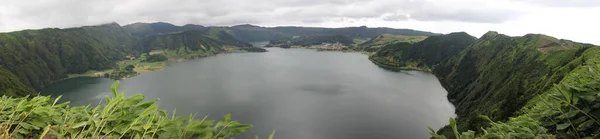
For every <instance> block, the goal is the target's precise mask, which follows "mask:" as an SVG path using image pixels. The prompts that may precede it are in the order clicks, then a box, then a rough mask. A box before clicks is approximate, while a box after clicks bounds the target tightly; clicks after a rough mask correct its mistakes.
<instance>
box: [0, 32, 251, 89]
mask: <svg viewBox="0 0 600 139" xmlns="http://www.w3.org/2000/svg"><path fill="white" fill-rule="evenodd" d="M203 29H204V28H203V27H202V26H196V25H186V26H184V27H178V26H172V25H171V24H168V23H153V24H143V23H136V24H132V25H128V26H127V27H121V26H120V25H118V24H116V23H110V24H103V25H97V26H84V27H77V28H67V29H56V28H47V29H41V30H23V31H16V32H9V33H0V70H2V69H4V70H6V71H8V73H3V74H5V75H6V76H1V77H0V81H3V83H6V87H9V88H12V90H21V91H18V92H13V91H10V93H8V94H17V95H25V94H35V93H33V92H34V91H33V90H32V89H31V88H33V89H41V88H43V87H45V86H47V85H48V84H50V83H53V82H55V81H58V80H61V79H64V78H67V75H68V74H79V73H84V72H86V71H90V70H98V71H100V70H106V69H112V68H115V67H116V66H117V65H116V62H117V61H119V60H124V59H125V58H126V57H128V56H133V57H137V56H139V55H140V54H141V53H148V52H150V51H151V50H156V49H166V50H173V51H177V50H179V49H180V48H183V49H184V50H185V51H186V52H190V54H188V55H187V57H189V58H192V57H197V56H198V55H210V54H215V53H219V52H223V51H224V50H223V49H222V48H223V47H225V46H230V47H249V46H251V45H250V44H248V43H246V42H242V41H239V40H237V39H235V37H233V36H231V34H229V33H226V32H224V31H219V30H215V31H210V30H208V29H205V30H203ZM192 52H193V53H192ZM10 74H12V75H13V76H10ZM13 77H16V78H18V80H15V79H14V78H13ZM21 83H22V84H24V85H25V86H21V85H19V84H21ZM8 84H12V85H8ZM2 85H5V84H0V86H2ZM5 92H8V91H5Z"/></svg>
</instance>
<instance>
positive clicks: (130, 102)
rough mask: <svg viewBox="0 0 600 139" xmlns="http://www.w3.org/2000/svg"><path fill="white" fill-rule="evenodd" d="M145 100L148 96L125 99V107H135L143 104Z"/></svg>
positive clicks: (137, 95) (138, 95)
mask: <svg viewBox="0 0 600 139" xmlns="http://www.w3.org/2000/svg"><path fill="white" fill-rule="evenodd" d="M145 98H146V96H144V95H142V94H135V95H134V96H131V97H129V98H127V99H125V101H124V102H123V107H125V108H129V107H131V106H135V105H137V104H138V103H140V102H142V100H144V99H145Z"/></svg>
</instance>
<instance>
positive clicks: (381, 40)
mask: <svg viewBox="0 0 600 139" xmlns="http://www.w3.org/2000/svg"><path fill="white" fill-rule="evenodd" d="M427 37H428V36H407V35H396V34H381V35H377V36H375V37H373V38H371V39H369V40H367V41H365V42H363V43H360V44H358V47H357V48H355V49H360V50H363V51H367V52H374V51H377V50H378V49H379V48H381V47H383V46H386V45H390V44H396V43H399V42H406V43H417V42H420V41H422V40H424V39H425V38H427Z"/></svg>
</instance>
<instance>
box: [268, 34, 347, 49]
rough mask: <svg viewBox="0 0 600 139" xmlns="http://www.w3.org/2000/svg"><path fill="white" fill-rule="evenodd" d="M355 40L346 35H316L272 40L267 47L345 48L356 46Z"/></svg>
mask: <svg viewBox="0 0 600 139" xmlns="http://www.w3.org/2000/svg"><path fill="white" fill-rule="evenodd" d="M353 40H354V39H353V38H351V37H348V36H344V35H315V36H302V37H295V38H292V39H283V40H272V41H270V42H269V45H267V46H266V47H282V48H289V47H291V46H302V47H307V46H311V45H320V44H325V43H329V44H332V43H340V44H342V45H344V46H351V45H353V44H354V41H353Z"/></svg>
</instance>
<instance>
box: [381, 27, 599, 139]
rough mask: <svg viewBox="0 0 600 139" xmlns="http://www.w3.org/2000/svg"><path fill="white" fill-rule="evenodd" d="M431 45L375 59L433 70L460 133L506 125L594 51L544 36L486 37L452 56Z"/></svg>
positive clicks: (447, 132) (388, 52) (491, 34)
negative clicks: (500, 123) (498, 123)
mask: <svg viewBox="0 0 600 139" xmlns="http://www.w3.org/2000/svg"><path fill="white" fill-rule="evenodd" d="M446 36H447V35H446ZM430 38H433V37H430ZM428 40H430V39H429V38H428V39H426V40H424V41H422V42H419V43H416V44H415V45H414V46H406V45H407V44H404V45H405V48H402V49H400V50H397V49H398V48H395V47H388V48H382V49H381V50H379V51H378V52H377V53H376V54H375V55H373V56H372V57H371V59H373V60H374V61H375V62H376V63H378V64H381V63H384V64H388V65H392V66H398V67H402V66H407V65H400V64H401V63H412V64H416V65H417V66H419V65H430V66H428V67H431V70H432V72H433V74H435V75H436V76H437V77H438V79H439V80H440V82H441V84H442V85H443V86H444V88H446V90H447V91H448V99H449V100H450V101H451V102H452V103H453V104H454V105H455V107H456V114H457V116H458V120H457V122H458V129H459V131H466V130H467V129H469V130H481V128H482V127H487V126H488V125H489V124H488V123H489V121H488V120H486V119H483V118H479V116H480V115H485V116H488V117H489V118H490V120H491V121H504V120H507V119H508V117H511V116H515V115H516V114H515V112H516V111H518V110H520V109H521V108H522V107H523V106H524V105H525V104H526V103H527V102H528V101H529V100H531V99H532V98H533V97H534V96H536V95H539V94H541V93H542V92H544V91H546V90H548V89H550V88H551V87H552V86H553V85H554V84H555V83H558V82H559V81H560V80H561V79H563V77H565V76H566V75H567V74H568V73H569V72H571V71H572V70H573V69H575V68H576V67H578V66H579V65H580V64H576V63H573V61H578V60H579V61H581V59H578V58H580V57H581V56H582V53H583V52H585V51H586V50H587V49H589V48H591V47H593V46H592V45H589V44H582V43H576V42H572V41H568V40H559V39H556V38H553V37H549V36H545V35H541V34H528V35H525V36H522V37H510V36H506V35H502V34H498V33H496V32H488V33H486V34H485V35H484V36H482V37H481V38H480V39H477V40H476V41H475V42H473V43H472V44H471V45H469V46H468V47H458V49H460V48H462V49H463V50H462V51H459V52H458V53H456V55H453V56H449V57H448V55H447V54H442V53H441V52H447V51H437V52H436V51H426V50H436V48H438V49H440V48H443V47H449V46H450V45H448V44H444V43H442V45H437V46H436V45H435V43H434V44H427V43H429V42H430V41H428ZM419 44H427V45H419ZM424 46H425V47H429V48H427V49H422V50H421V51H420V52H419V51H415V50H414V49H416V48H420V47H423V48H425V47H424ZM394 49H396V50H394ZM411 49H412V50H411ZM458 49H457V50H458ZM400 51H409V53H402V52H400ZM422 52H427V53H422ZM398 53H402V54H404V55H413V56H405V57H411V58H398V59H392V60H389V59H390V57H393V56H395V55H401V54H398ZM436 53H437V54H436ZM436 55H439V56H441V57H439V56H436ZM431 56H434V57H431ZM412 57H421V58H417V59H422V60H417V62H414V58H412ZM386 59H387V60H386ZM390 63H391V64H390ZM398 63H400V64H398ZM440 133H443V134H445V135H451V130H449V128H448V127H447V128H445V129H444V130H441V132H440Z"/></svg>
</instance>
